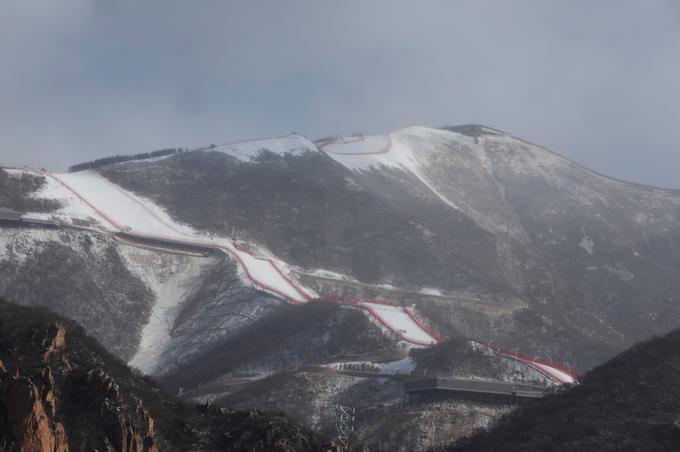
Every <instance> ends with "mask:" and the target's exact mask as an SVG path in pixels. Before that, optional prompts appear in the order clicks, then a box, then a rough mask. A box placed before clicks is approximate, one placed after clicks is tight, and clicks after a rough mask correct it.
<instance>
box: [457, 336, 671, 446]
mask: <svg viewBox="0 0 680 452" xmlns="http://www.w3.org/2000/svg"><path fill="white" fill-rule="evenodd" d="M679 350H680V331H679V330H675V331H673V332H672V333H670V334H668V335H667V336H665V337H662V338H657V339H653V340H650V341H648V342H645V343H641V344H638V345H636V346H634V347H633V348H631V349H630V350H627V351H626V352H624V353H622V354H621V355H619V356H617V357H615V358H614V359H612V360H611V361H609V362H607V363H605V364H602V365H601V366H598V367H596V368H595V369H593V370H592V371H591V372H589V373H588V374H587V375H586V376H585V378H584V379H583V381H582V383H581V384H580V385H579V386H577V387H574V388H572V389H569V390H567V391H565V392H562V393H559V394H556V395H552V396H549V397H547V398H545V399H543V400H540V401H538V402H536V403H535V404H534V405H531V406H528V407H524V408H521V409H519V410H517V411H515V412H512V413H511V414H509V415H507V416H505V417H503V418H501V419H500V420H499V421H498V423H497V424H496V425H495V426H494V427H493V428H492V429H491V430H490V431H489V432H487V433H481V434H478V435H476V436H474V437H472V438H471V439H469V440H466V441H463V443H462V444H460V445H459V446H458V447H453V448H451V449H449V450H450V451H452V452H453V451H456V452H464V451H475V452H477V451H479V452H483V451H496V450H504V451H526V450H542V451H553V450H554V451H582V450H601V451H614V450H616V451H620V450H630V451H633V450H635V451H643V450H644V451H672V450H678V444H680V426H679V416H678V410H677V407H678V404H679V403H680V389H679V388H678V385H677V375H678V372H680V353H679Z"/></svg>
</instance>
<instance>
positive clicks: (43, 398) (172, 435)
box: [0, 299, 320, 452]
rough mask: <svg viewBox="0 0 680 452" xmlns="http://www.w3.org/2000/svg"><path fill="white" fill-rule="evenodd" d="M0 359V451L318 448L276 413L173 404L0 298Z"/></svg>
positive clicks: (78, 340) (71, 329) (33, 312)
mask: <svg viewBox="0 0 680 452" xmlns="http://www.w3.org/2000/svg"><path fill="white" fill-rule="evenodd" d="M0 359H1V360H0V450H7V451H15V450H16V451H45V452H47V451H50V452H66V451H68V450H70V451H92V450H99V451H104V450H106V451H119V452H128V451H129V452H133V451H134V452H142V451H159V450H164V451H167V450H170V451H203V450H206V451H215V450H248V451H255V450H285V451H312V450H313V451H316V450H320V443H319V441H318V440H317V438H315V437H314V436H313V435H311V434H309V433H307V432H304V431H301V430H299V429H298V428H296V427H295V426H294V425H292V424H291V423H290V422H289V421H288V420H287V419H286V418H285V417H284V416H282V415H277V414H272V413H263V412H258V411H251V412H234V411H228V410H221V409H216V408H213V407H211V406H202V407H189V406H186V405H183V404H181V403H180V402H178V401H176V400H175V399H173V398H172V397H169V396H168V395H166V394H165V393H163V392H162V391H161V390H160V389H159V387H158V386H157V385H156V384H155V383H153V382H152V381H151V380H150V379H148V378H146V377H142V376H140V375H139V374H137V373H135V372H133V371H132V370H131V369H130V368H128V367H127V366H126V365H125V364H123V363H122V362H121V361H119V360H118V359H117V358H115V357H113V356H112V355H111V354H110V353H108V352H107V351H106V350H104V348H103V347H102V346H101V345H99V343H98V342H96V340H94V339H93V338H91V337H90V336H88V335H86V334H85V333H84V331H83V329H82V328H81V327H80V326H78V325H77V324H75V323H74V322H72V321H69V320H66V319H63V318H61V317H59V316H56V315H55V314H52V313H48V312H47V311H44V310H42V309H37V308H26V307H20V306H17V305H13V304H11V303H8V302H6V301H4V300H2V299H0Z"/></svg>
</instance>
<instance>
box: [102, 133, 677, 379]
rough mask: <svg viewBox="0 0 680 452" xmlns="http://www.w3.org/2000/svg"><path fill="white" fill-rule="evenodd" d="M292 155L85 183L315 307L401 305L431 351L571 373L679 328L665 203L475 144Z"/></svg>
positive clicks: (353, 141)
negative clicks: (256, 254)
mask: <svg viewBox="0 0 680 452" xmlns="http://www.w3.org/2000/svg"><path fill="white" fill-rule="evenodd" d="M461 132H465V133H461ZM301 142H303V140H302V139H299V138H297V139H294V140H292V141H291V140H288V141H283V142H281V141H277V140H270V141H260V142H257V143H256V144H255V145H248V147H247V149H244V150H240V148H239V146H240V145H233V146H226V147H224V148H220V147H216V148H215V149H213V150H211V151H209V152H208V151H206V152H188V153H183V154H181V155H175V156H171V157H168V158H164V159H162V160H157V161H153V162H144V161H141V162H128V163H125V164H119V165H110V166H107V167H105V168H102V169H101V172H102V174H104V175H105V176H106V177H107V178H110V179H111V180H113V181H115V182H116V183H118V184H120V185H122V186H123V187H126V188H127V189H129V190H131V191H134V192H136V193H138V194H141V195H142V196H145V197H148V198H150V199H152V200H154V201H155V202H157V203H158V204H159V205H161V206H163V207H164V208H166V209H167V210H168V212H169V213H170V214H171V215H173V216H174V217H175V218H177V219H179V220H181V221H183V222H185V223H188V224H191V225H192V226H193V227H194V228H196V229H198V230H202V231H206V232H212V233H215V234H221V235H236V236H240V237H243V238H245V239H248V240H251V241H254V242H256V243H259V244H262V245H263V246H264V247H266V249H268V250H270V251H271V252H272V253H273V254H274V255H276V256H278V257H279V258H281V259H283V260H284V261H286V262H287V263H288V264H291V265H292V267H291V270H292V271H293V272H294V273H295V274H296V275H297V277H298V278H299V280H300V281H301V282H302V283H304V284H305V285H306V286H307V287H308V288H310V289H312V290H314V291H315V292H317V293H319V294H322V295H324V294H329V293H330V294H339V295H342V296H346V297H349V298H354V297H359V298H361V299H367V298H375V297H383V298H386V299H389V300H394V301H396V302H397V303H403V304H406V305H410V304H414V303H415V304H416V305H417V307H418V309H419V311H420V313H421V314H422V315H424V316H425V317H426V320H428V321H429V322H430V323H432V324H434V325H435V326H436V327H437V329H438V330H439V331H440V332H442V333H444V334H455V333H460V334H464V335H466V336H469V337H475V338H479V339H480V340H482V341H486V342H488V341H493V342H496V343H500V344H503V345H505V346H506V347H507V348H520V349H521V350H523V351H524V352H525V353H528V354H531V355H539V356H540V355H544V356H545V355H551V356H553V357H554V356H559V357H560V358H562V359H567V360H569V361H570V362H571V363H572V365H575V366H576V367H580V368H588V367H590V366H592V365H594V364H596V363H598V362H600V361H601V360H602V359H604V358H606V357H608V356H611V354H613V353H614V352H615V351H617V350H622V349H623V348H625V346H626V345H629V344H631V343H632V342H634V341H635V340H638V339H640V338H643V337H645V336H646V335H648V334H652V333H661V332H664V331H668V330H669V329H670V328H672V327H673V326H674V325H675V324H677V322H678V320H680V308H679V307H678V305H677V304H676V303H674V302H673V300H672V298H673V294H674V293H675V292H676V291H677V290H678V289H680V287H678V286H679V284H680V282H679V281H680V279H679V278H677V276H678V271H679V269H680V262H679V261H678V259H677V256H678V255H679V254H678V251H679V247H680V228H679V227H678V225H679V224H680V195H679V194H678V193H677V192H675V191H671V190H661V189H656V188H651V187H642V186H638V185H634V184H627V183H624V182H620V181H616V180H612V179H609V178H606V177H604V176H601V175H599V174H596V173H593V172H591V171H588V170H587V169H585V168H583V167H581V166H579V165H577V164H574V163H573V162H570V161H568V160H566V159H564V158H562V157H560V156H558V155H556V154H553V153H552V152H550V151H548V150H546V149H544V148H541V147H539V146H536V145H532V144H529V143H527V142H525V141H522V140H520V139H517V138H515V137H512V136H511V135H509V134H506V133H504V132H500V131H496V130H493V129H488V128H484V127H481V126H470V127H463V128H453V129H452V130H438V129H427V128H423V127H409V128H406V129H402V130H399V131H396V132H392V133H389V134H385V135H375V136H354V137H346V138H335V139H332V140H326V141H324V142H319V143H318V148H315V147H313V146H310V145H309V143H308V142H305V143H304V145H300V143H301ZM291 143H292V144H291ZM287 146H290V147H289V148H287ZM271 149H273V150H274V151H275V152H273V151H271ZM286 149H289V150H290V152H286ZM216 207H217V208H216ZM395 244H398V246H394V245H395ZM520 332H521V333H520Z"/></svg>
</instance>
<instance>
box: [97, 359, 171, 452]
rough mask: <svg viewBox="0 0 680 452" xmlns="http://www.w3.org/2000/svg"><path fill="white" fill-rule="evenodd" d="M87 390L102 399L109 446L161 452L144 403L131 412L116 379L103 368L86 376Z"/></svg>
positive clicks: (128, 450) (121, 451)
mask: <svg viewBox="0 0 680 452" xmlns="http://www.w3.org/2000/svg"><path fill="white" fill-rule="evenodd" d="M87 384H88V388H87V390H88V391H90V392H91V393H92V394H93V395H94V396H95V397H96V396H97V395H99V397H101V398H102V401H101V409H100V415H101V417H102V422H103V424H104V425H105V431H106V435H107V438H108V440H109V443H110V444H111V446H112V447H113V449H114V450H116V451H118V452H158V450H159V449H158V445H157V444H156V440H155V438H154V421H153V418H152V417H151V415H150V414H149V411H148V410H147V409H146V408H144V406H143V405H142V401H141V400H139V399H137V406H136V407H135V408H134V410H131V409H128V406H127V405H126V404H125V402H124V401H123V397H122V395H121V393H120V388H119V387H118V385H117V384H116V382H115V381H114V379H113V378H112V377H111V376H110V375H108V374H107V373H106V372H104V371H103V370H101V369H96V370H91V371H90V372H89V373H88V375H87Z"/></svg>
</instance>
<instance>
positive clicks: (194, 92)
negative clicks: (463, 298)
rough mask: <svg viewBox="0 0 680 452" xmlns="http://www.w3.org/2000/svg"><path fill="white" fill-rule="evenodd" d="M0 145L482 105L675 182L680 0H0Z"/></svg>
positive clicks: (578, 149) (197, 137)
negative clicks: (0, 2)
mask: <svg viewBox="0 0 680 452" xmlns="http://www.w3.org/2000/svg"><path fill="white" fill-rule="evenodd" d="M0 67H1V69H0V140H1V141H0V161H4V162H11V163H16V164H30V165H38V166H46V167H50V168H53V169H56V170H62V169H64V168H65V167H66V166H68V165H69V164H72V163H75V162H78V161H82V160H89V159H93V158H97V157H102V156H107V155H110V154H115V153H125V154H127V153H135V152H143V151H148V150H154V149H158V148H164V147H177V146H181V147H184V146H189V147H191V146H194V145H201V144H209V143H215V142H225V141H231V140H236V139H242V138H248V137H259V136H274V135H280V134H284V133H287V132H290V131H292V130H294V131H297V132H300V133H303V134H305V135H308V136H310V137H312V138H314V137H319V136H322V135H326V134H341V133H350V132H353V131H364V132H380V131H387V130H391V129H396V128H399V127H402V126H405V125H410V124H413V123H416V124H419V125H426V126H441V125H453V124H463V123H483V124H487V125H490V126H492V127H496V128H500V129H503V130H506V131H509V132H511V133H513V134H515V135H517V136H520V137H523V138H526V139H528V140H530V141H534V142H538V143H541V144H544V145H546V146H548V147H550V148H551V149H553V150H555V151H558V152H560V153H562V154H564V155H567V156H569V157H570V158H572V159H575V160H577V161H579V162H581V163H583V164H585V165H587V166H590V167H592V168H594V169H597V170H599V171H601V172H604V173H606V174H609V175H612V176H616V177H620V178H624V179H627V180H631V181H636V182H642V183H647V184H652V185H660V186H666V187H675V188H680V177H679V176H680V0H634V1H625V0H612V1H593V0H587V1H575V0H564V1H562V2H558V1H545V0H536V1H519V0H516V1H515V0H512V1H511V0H497V1H479V0H474V1H453V0H447V1H422V0H419V1H403V2H402V1H395V0H390V1H367V0H357V1H349V0H342V1H317V0H309V1H280V0H278V1H274V0H272V1H245V0H244V1H242V2H235V1H211V0H203V1H171V0H162V1H161V0H157V1H143V2H141V1H138V0H130V1H120V0H119V1H115V2H111V1H98V2H95V1H75V0H73V1H68V0H63V1H58V0H45V1H41V2H37V1H25V0H8V1H7V0H6V1H3V2H2V4H1V6H0Z"/></svg>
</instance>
